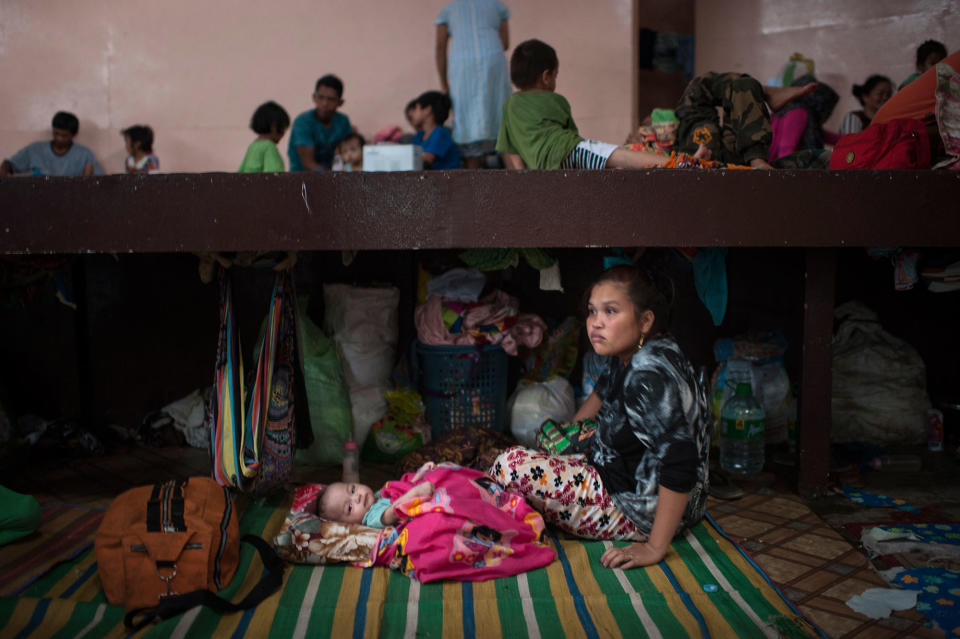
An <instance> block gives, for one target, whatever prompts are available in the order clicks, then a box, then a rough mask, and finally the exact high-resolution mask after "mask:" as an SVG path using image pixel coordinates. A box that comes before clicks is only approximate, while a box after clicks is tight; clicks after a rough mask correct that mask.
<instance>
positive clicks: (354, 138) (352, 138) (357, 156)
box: [337, 131, 367, 166]
mask: <svg viewBox="0 0 960 639" xmlns="http://www.w3.org/2000/svg"><path fill="white" fill-rule="evenodd" d="M366 143H367V142H366V140H364V139H363V136H362V135H360V134H359V133H357V132H356V131H351V132H350V133H348V134H347V135H346V137H345V138H343V139H342V140H340V144H339V145H338V146H337V150H338V152H339V153H340V158H341V159H342V160H343V163H344V164H349V165H351V166H360V165H361V164H362V163H363V145H364V144H366Z"/></svg>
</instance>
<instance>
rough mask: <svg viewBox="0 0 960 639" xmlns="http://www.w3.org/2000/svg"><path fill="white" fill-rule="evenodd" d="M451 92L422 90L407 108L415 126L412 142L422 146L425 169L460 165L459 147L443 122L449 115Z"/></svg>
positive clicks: (451, 167) (450, 167)
mask: <svg viewBox="0 0 960 639" xmlns="http://www.w3.org/2000/svg"><path fill="white" fill-rule="evenodd" d="M452 106H453V105H452V103H451V102H450V96H448V95H447V94H445V93H440V92H439V91H427V92H426V93H421V94H420V96H419V97H417V99H416V100H414V101H413V109H412V110H410V111H409V112H408V116H409V120H410V124H412V125H413V128H414V129H416V131H417V134H416V135H414V136H413V141H412V143H413V144H416V145H418V146H420V147H422V148H423V165H424V167H425V168H428V169H459V168H460V149H459V148H457V145H456V143H455V142H454V141H453V136H452V135H450V131H449V130H448V129H447V128H446V127H445V126H443V123H444V122H446V121H447V118H448V117H449V116H450V108H451V107H452Z"/></svg>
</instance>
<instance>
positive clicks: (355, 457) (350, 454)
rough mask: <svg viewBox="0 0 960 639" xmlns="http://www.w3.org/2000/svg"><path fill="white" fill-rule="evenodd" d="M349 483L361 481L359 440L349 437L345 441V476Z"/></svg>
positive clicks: (344, 478)
mask: <svg viewBox="0 0 960 639" xmlns="http://www.w3.org/2000/svg"><path fill="white" fill-rule="evenodd" d="M342 480H343V481H344V482H345V483H347V484H356V483H359V482H360V451H359V449H358V448H357V442H355V441H353V440H352V439H348V440H347V441H345V442H343V477H342Z"/></svg>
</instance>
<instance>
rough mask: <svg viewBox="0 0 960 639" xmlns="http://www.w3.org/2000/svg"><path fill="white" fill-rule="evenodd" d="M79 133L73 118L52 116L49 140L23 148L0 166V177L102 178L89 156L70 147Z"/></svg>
mask: <svg viewBox="0 0 960 639" xmlns="http://www.w3.org/2000/svg"><path fill="white" fill-rule="evenodd" d="M79 129H80V122H79V121H78V120H77V116H75V115H74V114H72V113H67V112H66V111H58V112H57V114H56V115H55V116H53V140H51V141H50V142H46V141H43V142H34V143H32V144H28V145H27V146H25V147H23V148H22V149H20V150H19V151H17V153H16V154H15V155H14V156H13V157H10V158H7V159H6V160H4V161H3V164H2V165H0V177H5V176H8V175H103V171H102V170H101V169H100V165H99V164H97V159H96V158H95V157H93V152H92V151H91V150H90V149H88V148H87V147H85V146H83V145H80V144H74V143H73V138H74V137H75V136H76V135H77V131H78V130H79Z"/></svg>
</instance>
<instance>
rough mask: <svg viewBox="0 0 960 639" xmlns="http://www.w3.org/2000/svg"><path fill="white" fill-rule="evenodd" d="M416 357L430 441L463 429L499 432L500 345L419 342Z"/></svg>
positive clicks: (503, 357) (503, 385)
mask: <svg viewBox="0 0 960 639" xmlns="http://www.w3.org/2000/svg"><path fill="white" fill-rule="evenodd" d="M416 352H417V360H418V369H419V371H418V372H419V375H418V386H419V389H420V394H421V395H422V396H423V403H424V405H425V406H426V409H427V421H428V422H429V423H430V434H431V436H433V437H439V436H440V435H442V434H443V433H447V432H450V431H452V430H456V429H458V428H463V427H467V426H478V427H481V428H490V429H492V430H495V431H498V432H501V433H502V432H503V430H504V426H505V424H506V412H507V411H506V403H507V354H506V353H505V352H504V350H503V349H502V348H500V346H499V345H496V344H494V345H486V346H429V345H427V344H423V343H421V342H419V341H418V342H417V343H416Z"/></svg>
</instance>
